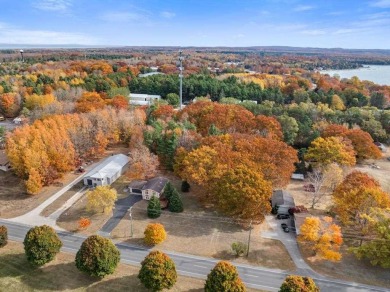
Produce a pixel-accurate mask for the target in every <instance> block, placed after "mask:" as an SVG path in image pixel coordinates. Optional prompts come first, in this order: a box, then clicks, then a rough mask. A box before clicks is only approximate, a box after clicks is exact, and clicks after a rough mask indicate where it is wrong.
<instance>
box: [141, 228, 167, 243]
mask: <svg viewBox="0 0 390 292" xmlns="http://www.w3.org/2000/svg"><path fill="white" fill-rule="evenodd" d="M144 235H145V238H144V241H145V243H146V244H147V245H156V244H159V243H161V242H163V241H164V240H165V239H166V238H167V233H166V232H165V228H164V226H163V225H162V224H160V223H150V224H148V226H146V229H145V231H144Z"/></svg>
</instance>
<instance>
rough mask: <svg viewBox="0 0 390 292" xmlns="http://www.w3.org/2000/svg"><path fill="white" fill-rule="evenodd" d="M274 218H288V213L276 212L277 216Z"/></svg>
mask: <svg viewBox="0 0 390 292" xmlns="http://www.w3.org/2000/svg"><path fill="white" fill-rule="evenodd" d="M276 218H277V219H279V220H280V219H288V218H290V215H288V214H278V215H277V216H276Z"/></svg>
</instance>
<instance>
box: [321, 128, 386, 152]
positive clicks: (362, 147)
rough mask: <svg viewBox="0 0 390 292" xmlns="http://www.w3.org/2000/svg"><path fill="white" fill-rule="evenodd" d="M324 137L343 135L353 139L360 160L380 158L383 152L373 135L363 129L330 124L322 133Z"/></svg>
mask: <svg viewBox="0 0 390 292" xmlns="http://www.w3.org/2000/svg"><path fill="white" fill-rule="evenodd" d="M321 136H322V137H334V136H337V137H343V138H347V139H349V140H350V141H351V143H352V146H353V148H354V150H355V153H356V158H357V159H358V160H363V159H370V158H373V159H378V158H381V157H382V154H381V152H380V150H379V149H378V147H377V146H376V145H375V144H374V140H373V139H372V137H371V135H370V134H369V133H367V132H365V131H363V130H361V129H348V128H346V127H344V126H342V125H335V124H333V125H329V126H328V127H327V128H326V129H325V130H324V131H323V132H322V134H321Z"/></svg>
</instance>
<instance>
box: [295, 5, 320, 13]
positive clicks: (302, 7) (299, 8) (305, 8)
mask: <svg viewBox="0 0 390 292" xmlns="http://www.w3.org/2000/svg"><path fill="white" fill-rule="evenodd" d="M314 8H315V7H314V6H310V5H299V6H297V7H295V8H294V9H293V11H295V12H304V11H309V10H313V9H314Z"/></svg>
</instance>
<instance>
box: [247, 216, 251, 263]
mask: <svg viewBox="0 0 390 292" xmlns="http://www.w3.org/2000/svg"><path fill="white" fill-rule="evenodd" d="M251 233H252V220H251V222H250V223H249V236H248V246H247V250H246V257H248V256H249V244H250V243H251Z"/></svg>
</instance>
